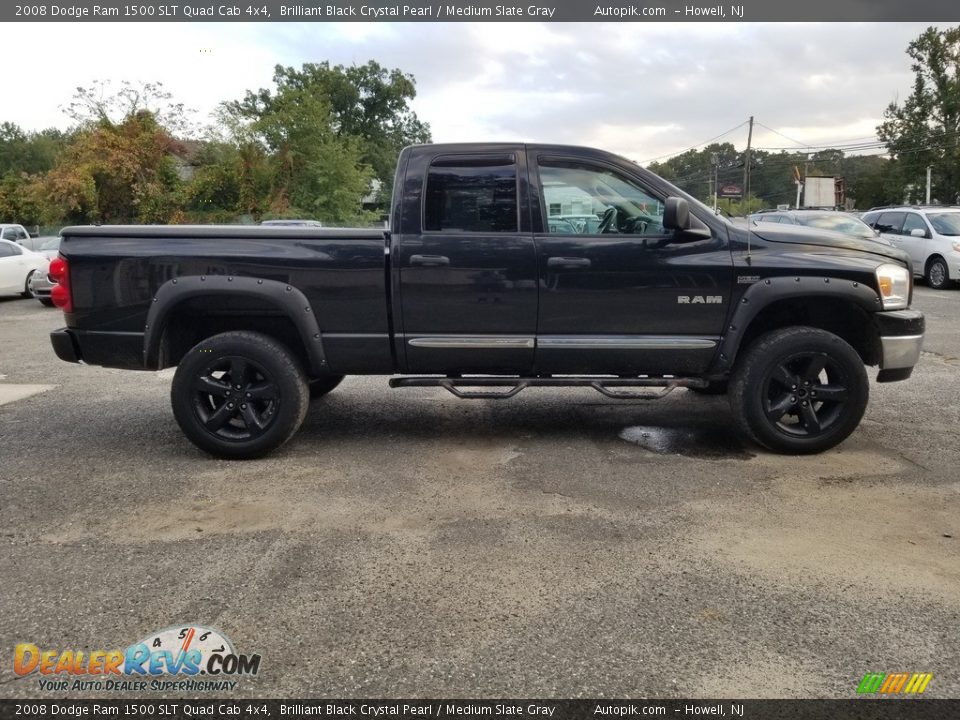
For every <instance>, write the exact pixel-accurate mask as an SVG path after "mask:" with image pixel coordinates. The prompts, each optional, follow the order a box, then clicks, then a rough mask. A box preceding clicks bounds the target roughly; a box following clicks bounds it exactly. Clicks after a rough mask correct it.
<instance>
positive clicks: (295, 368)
mask: <svg viewBox="0 0 960 720" xmlns="http://www.w3.org/2000/svg"><path fill="white" fill-rule="evenodd" d="M170 400H171V404H172V405H173V415H174V417H175V418H176V420H177V423H178V424H179V425H180V429H181V430H183V433H184V434H185V435H186V436H187V438H189V440H190V441H191V442H192V443H193V444H194V445H196V446H197V447H199V448H201V449H202V450H205V451H207V452H208V453H210V454H212V455H216V456H218V457H223V458H230V459H247V458H255V457H260V456H262V455H266V454H267V453H268V452H270V451H271V450H274V449H276V448H278V447H280V446H281V445H283V444H284V443H285V442H286V441H287V440H289V439H290V438H291V437H293V434H294V433H295V432H296V431H297V429H298V428H299V427H300V424H301V423H302V422H303V418H304V416H305V415H306V413H307V406H308V403H309V391H308V389H307V378H306V376H305V375H304V372H303V368H302V367H301V366H300V363H299V362H298V361H297V359H296V358H295V357H294V356H293V354H292V353H291V352H290V350H289V349H288V348H287V347H286V346H284V345H283V344H281V343H279V342H277V341H276V340H274V339H273V338H271V337H269V336H267V335H262V334H260V333H254V332H245V331H243V332H227V333H222V334H220V335H214V336H213V337H211V338H208V339H206V340H204V341H203V342H201V343H198V344H197V345H196V346H194V347H193V348H192V349H191V350H190V351H189V352H187V354H186V355H184V357H183V360H181V361H180V365H179V366H178V367H177V372H176V374H175V375H174V377H173V385H172V386H171V389H170Z"/></svg>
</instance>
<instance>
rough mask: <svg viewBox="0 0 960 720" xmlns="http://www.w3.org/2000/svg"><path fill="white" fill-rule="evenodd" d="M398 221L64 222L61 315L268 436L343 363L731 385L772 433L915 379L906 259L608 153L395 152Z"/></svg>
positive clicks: (627, 383) (433, 371) (260, 439)
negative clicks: (745, 207)
mask: <svg viewBox="0 0 960 720" xmlns="http://www.w3.org/2000/svg"><path fill="white" fill-rule="evenodd" d="M391 215H392V221H391V224H390V228H389V229H388V230H343V229H316V228H311V227H294V228H267V227H263V226H261V227H243V226H206V227H199V226H164V227H160V226H156V227H155V226H128V227H125V226H117V227H99V226H97V227H72V228H66V229H64V230H63V243H62V245H61V249H60V258H59V259H58V260H55V261H54V263H53V267H52V268H51V273H52V274H53V275H54V276H55V277H57V278H58V279H59V285H58V286H57V287H56V288H55V291H54V294H53V299H54V301H55V302H56V303H57V304H58V305H59V306H60V307H61V308H62V309H63V310H64V312H65V316H66V324H67V327H66V328H64V329H61V330H57V331H55V332H54V333H52V336H51V339H52V342H53V347H54V349H55V351H56V353H57V355H58V356H59V357H60V358H62V359H63V360H67V361H70V362H78V361H81V360H82V361H84V362H86V363H89V364H92V365H103V366H107V367H116V368H129V369H137V370H159V369H162V368H166V367H172V366H177V371H176V374H175V376H174V379H173V384H172V390H171V399H172V404H173V413H174V416H175V417H176V420H177V422H178V423H179V425H180V427H181V428H182V430H183V432H184V433H185V434H186V435H187V437H188V438H190V440H192V441H193V442H194V443H195V444H196V445H198V446H199V447H200V448H202V449H204V450H206V451H208V452H210V453H212V454H214V455H218V456H221V457H227V458H250V457H256V456H260V455H263V454H265V453H267V452H269V451H271V450H273V449H274V448H276V447H278V446H279V445H281V444H283V443H284V442H286V441H287V440H288V439H289V438H290V437H291V436H292V435H293V434H294V433H295V432H296V430H297V429H298V427H299V426H300V424H301V422H302V420H303V418H304V415H305V413H306V412H307V406H308V404H309V399H310V398H311V397H319V396H321V395H323V394H325V393H327V392H330V391H331V390H333V389H334V388H335V387H336V385H337V384H338V383H339V382H340V381H341V380H342V378H343V376H344V375H351V374H364V375H393V376H395V377H393V378H391V380H390V386H391V387H410V386H440V387H443V388H446V389H447V390H449V391H450V392H452V393H454V394H455V395H457V396H458V397H464V398H488V399H489V398H501V399H502V398H508V397H512V396H513V395H515V394H516V393H518V392H519V391H520V390H522V389H524V388H527V387H535V386H586V387H592V388H594V389H596V390H598V391H600V392H602V393H604V394H605V395H607V396H609V397H611V398H614V399H617V398H637V397H643V398H647V397H656V396H660V395H663V394H665V393H666V392H669V391H670V390H672V389H674V388H677V387H685V388H688V389H691V390H694V391H699V392H703V393H727V394H728V396H729V400H730V404H731V407H732V410H733V415H734V417H735V418H736V420H737V422H738V423H739V425H740V427H741V429H742V430H743V432H744V433H745V434H746V435H748V436H749V437H751V438H752V439H753V440H755V441H756V442H758V443H760V444H762V445H764V446H766V447H768V448H770V449H772V450H775V451H778V452H785V453H809V452H819V451H822V450H825V449H827V448H830V447H832V446H834V445H836V444H837V443H839V442H841V441H842V440H844V439H845V438H846V437H847V436H848V435H849V434H850V433H851V432H852V431H853V430H854V429H855V428H856V426H857V425H858V423H859V422H860V419H861V418H862V416H863V413H864V411H865V409H866V404H867V397H868V393H869V381H868V378H867V374H866V370H865V367H864V366H865V365H873V366H879V368H880V370H879V374H878V376H877V380H878V381H879V382H889V381H894V380H904V379H906V378H908V377H909V376H910V373H911V371H912V369H913V367H914V365H915V364H916V363H917V361H918V359H919V356H920V347H921V344H922V340H923V331H924V319H923V315H922V314H921V313H919V312H917V311H915V310H910V309H909V304H910V300H911V294H912V277H911V273H910V270H909V264H908V258H907V256H906V255H905V254H904V253H902V252H901V251H899V250H896V249H895V248H892V247H889V246H887V245H884V244H882V243H879V242H871V241H869V240H857V239H853V238H850V237H846V236H842V235H837V234H834V233H831V232H829V231H818V230H808V229H805V228H793V227H786V226H776V225H772V224H766V225H760V226H758V227H756V228H755V229H753V230H750V229H747V228H740V227H737V226H735V225H733V224H731V223H729V222H728V221H727V220H725V219H723V218H721V217H718V216H717V215H715V214H714V213H713V212H712V211H711V210H710V209H709V208H707V207H706V206H704V205H703V204H702V203H700V202H699V201H697V200H696V199H694V198H692V197H690V196H689V195H687V194H686V193H684V192H683V191H681V190H679V189H678V188H676V187H674V186H672V185H671V184H670V183H668V182H666V181H665V180H663V179H661V178H659V177H657V176H655V175H653V174H651V173H650V172H647V171H646V170H644V169H643V168H641V167H639V166H637V165H636V164H635V163H633V162H630V161H628V160H624V159H623V158H620V157H617V156H615V155H612V154H609V153H605V152H602V151H598V150H592V149H588V148H580V147H567V146H552V145H524V144H455V145H454V144H445V145H421V146H415V147H409V148H406V149H405V150H404V151H403V152H402V153H401V155H400V158H399V162H398V166H397V174H396V182H395V190H394V195H393V200H392V208H391Z"/></svg>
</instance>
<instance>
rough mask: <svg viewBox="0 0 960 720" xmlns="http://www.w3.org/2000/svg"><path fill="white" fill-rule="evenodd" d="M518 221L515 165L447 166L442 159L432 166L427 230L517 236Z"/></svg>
mask: <svg viewBox="0 0 960 720" xmlns="http://www.w3.org/2000/svg"><path fill="white" fill-rule="evenodd" d="M474 163H475V164H474ZM517 219H518V214H517V166H516V165H515V164H513V163H512V162H511V163H509V164H505V163H504V162H503V160H499V161H497V160H491V161H485V160H483V159H478V160H476V161H471V162H469V163H468V162H465V161H463V160H462V159H461V160H460V161H451V164H450V165H447V164H445V162H444V161H443V160H442V159H441V160H440V161H438V162H436V163H434V165H433V166H431V168H430V172H429V173H428V175H427V190H426V196H425V198H424V212H423V229H424V230H426V231H442V232H478V233H499V232H513V233H515V232H517V231H518V227H519V225H518V222H517Z"/></svg>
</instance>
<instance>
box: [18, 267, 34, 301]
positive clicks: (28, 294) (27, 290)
mask: <svg viewBox="0 0 960 720" xmlns="http://www.w3.org/2000/svg"><path fill="white" fill-rule="evenodd" d="M35 272H36V270H31V271H30V272H28V273H27V279H26V281H25V282H24V283H23V292H22V293H20V297H25V298H32V297H36V295H34V294H33V289H32V288H31V287H30V281H31V280H33V274H34V273H35Z"/></svg>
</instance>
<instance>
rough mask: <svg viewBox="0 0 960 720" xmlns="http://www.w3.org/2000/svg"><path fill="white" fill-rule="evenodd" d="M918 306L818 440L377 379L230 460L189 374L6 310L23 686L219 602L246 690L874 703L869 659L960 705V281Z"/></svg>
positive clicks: (0, 332) (601, 401)
mask: <svg viewBox="0 0 960 720" xmlns="http://www.w3.org/2000/svg"><path fill="white" fill-rule="evenodd" d="M914 306H915V307H918V308H920V309H921V310H923V311H924V312H926V313H927V318H928V320H927V322H928V335H927V341H926V346H925V351H924V354H923V358H922V360H921V364H920V366H919V368H918V369H917V371H916V372H915V373H914V377H913V378H912V379H911V380H910V381H908V382H905V383H895V384H890V385H877V384H876V383H874V384H873V385H872V387H871V393H872V396H871V403H870V407H869V410H868V413H867V417H866V419H865V420H864V422H863V424H862V425H861V427H860V429H859V430H858V431H857V432H855V433H854V435H853V436H852V437H851V438H850V439H849V440H848V441H847V442H846V443H844V444H843V445H842V446H841V447H840V448H838V449H836V450H834V451H831V452H828V453H826V454H823V455H820V456H814V457H782V456H776V455H772V454H769V453H767V452H764V451H762V450H760V449H759V448H757V447H754V446H752V445H748V444H744V443H743V442H742V441H741V440H739V439H738V438H737V436H736V435H735V434H733V432H732V430H731V417H730V414H729V411H728V409H727V405H726V402H725V400H724V399H723V398H702V397H698V396H695V395H693V394H692V393H689V392H686V391H682V390H680V391H677V392H675V393H673V394H672V395H671V396H669V397H667V398H666V399H664V400H660V401H658V402H655V403H642V402H637V401H630V402H624V401H620V402H617V401H613V400H608V399H605V398H603V397H602V396H600V395H599V394H596V393H592V392H591V391H588V390H567V389H534V390H528V391H526V392H524V393H522V394H521V395H520V396H518V397H517V398H515V399H513V400H507V401H462V400H456V399H455V398H453V397H452V396H450V395H448V394H446V393H445V392H444V391H442V390H439V389H416V390H414V389H408V390H389V389H388V388H387V387H386V380H385V378H352V379H348V380H347V381H345V382H344V383H343V385H341V386H340V388H338V389H337V390H336V391H335V392H334V393H333V394H331V395H330V396H329V397H327V398H325V399H323V400H320V401H318V402H316V403H315V404H314V405H313V407H312V409H311V413H310V415H309V417H308V419H307V421H306V423H305V424H304V427H303V429H302V430H301V431H300V433H299V435H298V436H297V437H296V438H294V440H293V441H292V442H291V443H290V444H288V445H287V446H285V447H284V448H283V449H282V450H281V451H280V452H278V453H276V454H274V455H273V456H271V457H269V458H267V459H264V460H258V461H252V462H234V463H231V462H225V461H220V460H214V459H211V458H209V457H207V456H205V455H203V454H201V453H200V452H199V451H198V450H197V449H195V448H194V447H193V445H191V444H190V443H189V442H187V440H185V439H184V438H183V437H182V436H181V434H180V432H179V429H178V428H177V426H176V424H175V422H174V420H173V417H172V415H171V412H170V406H169V386H170V375H171V374H170V372H164V373H152V372H150V373H134V372H124V371H114V370H106V369H102V368H94V367H86V366H76V365H70V364H67V363H63V362H60V361H59V360H57V358H56V357H55V356H54V354H53V352H52V350H51V348H50V344H49V341H48V338H47V333H48V332H49V331H50V330H52V329H54V328H56V327H58V326H60V325H61V324H62V316H61V314H60V313H59V312H58V311H55V310H50V309H47V308H44V307H42V306H40V304H39V303H37V302H36V301H33V300H19V299H18V300H4V301H0V403H4V404H2V405H0V548H2V551H0V652H2V653H3V655H4V656H5V657H6V658H7V659H6V660H4V661H3V662H2V663H0V696H2V697H39V696H44V697H55V696H57V695H56V694H53V695H51V694H50V693H49V692H45V691H41V690H40V688H39V686H38V683H37V679H36V677H37V676H36V675H32V676H30V677H28V678H22V679H21V678H17V677H16V676H15V675H14V673H13V670H12V665H11V663H10V658H11V656H12V652H13V647H14V645H15V644H16V643H19V642H32V643H35V644H37V645H39V646H41V647H43V648H59V649H67V648H70V649H84V650H87V651H88V650H90V649H112V648H118V647H125V646H127V645H129V644H130V643H132V642H134V641H136V640H139V639H141V638H143V637H144V636H146V635H147V634H148V633H151V632H152V631H156V630H158V629H161V628H166V627H169V626H173V625H178V624H182V623H188V622H196V623H200V624H204V625H209V626H212V627H215V628H218V629H220V630H222V631H223V632H224V633H225V634H226V635H228V636H229V637H230V638H231V639H232V640H233V642H234V644H235V645H236V647H237V648H238V650H240V651H242V652H246V653H254V652H255V653H260V654H261V655H262V658H263V659H262V664H261V671H260V673H259V675H258V676H256V677H254V678H246V679H243V680H242V681H240V684H239V685H238V687H237V689H236V691H235V692H234V693H232V695H235V696H240V697H246V696H262V697H267V696H272V697H277V696H287V697H291V696H293V697H295V696H299V697H304V696H314V697H321V696H323V697H401V696H414V697H419V696H426V697H511V696H516V697H576V696H585V697H598V696H608V697H685V696H686V697H698V696H707V697H709V696H721V697H810V696H812V697H852V696H853V695H854V691H855V688H856V686H857V683H858V682H859V680H860V678H861V677H862V676H863V674H864V673H865V672H932V673H933V675H934V679H933V681H932V682H931V684H930V686H929V687H928V689H927V692H926V694H927V695H929V696H933V697H956V696H958V695H960V644H958V642H957V637H958V630H957V628H958V627H960V612H958V611H960V481H958V477H960V472H958V469H957V468H958V465H960V443H958V442H957V435H958V433H957V431H958V427H960V382H958V371H960V312H958V310H960V291H956V290H954V291H948V292H934V291H931V290H928V289H926V288H924V287H920V288H918V289H917V292H916V296H915V303H914ZM871 374H872V375H875V372H874V373H871ZM21 385H30V386H38V387H33V388H27V389H22V388H21V389H19V390H18V389H17V388H14V387H13V386H21ZM47 386H49V387H47ZM37 391H39V392H37ZM28 393H33V394H29V396H28V397H22V398H21V399H15V398H16V397H18V396H19V395H26V394H28ZM75 695H76V694H75ZM120 695H121V696H123V694H122V693H121V694H120ZM148 695H149V694H148ZM60 696H62V693H61V694H60ZM82 696H83V697H96V696H98V694H97V693H89V694H85V695H82ZM99 696H110V697H113V696H116V695H114V694H112V693H111V694H107V693H100V694H99ZM139 696H142V695H139Z"/></svg>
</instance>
